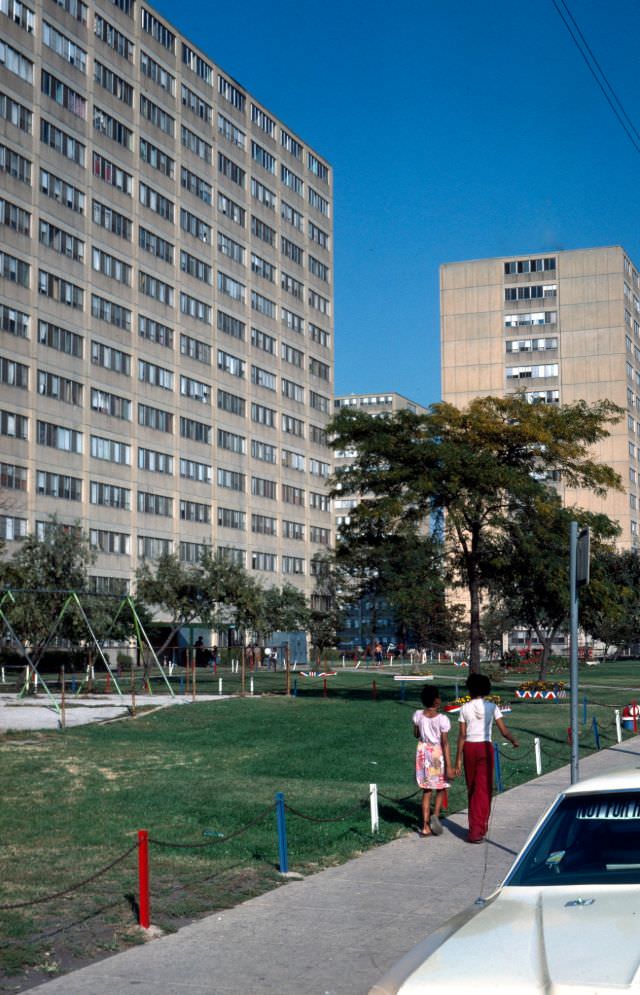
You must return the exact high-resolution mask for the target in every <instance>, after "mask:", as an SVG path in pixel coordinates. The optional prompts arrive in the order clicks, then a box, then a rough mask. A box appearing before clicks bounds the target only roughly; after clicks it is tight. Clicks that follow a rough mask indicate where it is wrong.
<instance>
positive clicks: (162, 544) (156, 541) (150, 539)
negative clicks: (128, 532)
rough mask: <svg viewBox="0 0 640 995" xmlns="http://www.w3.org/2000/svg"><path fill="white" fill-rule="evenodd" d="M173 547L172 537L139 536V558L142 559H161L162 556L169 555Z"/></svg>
mask: <svg viewBox="0 0 640 995" xmlns="http://www.w3.org/2000/svg"><path fill="white" fill-rule="evenodd" d="M172 548H173V543H172V541H171V539H161V538H159V537H156V536H138V558H139V559H141V560H159V559H160V557H161V556H168V555H169V553H171V551H172Z"/></svg>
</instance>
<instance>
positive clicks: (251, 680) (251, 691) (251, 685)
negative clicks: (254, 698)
mask: <svg viewBox="0 0 640 995" xmlns="http://www.w3.org/2000/svg"><path fill="white" fill-rule="evenodd" d="M249 694H253V677H250V678H249Z"/></svg>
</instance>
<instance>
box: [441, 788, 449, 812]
mask: <svg viewBox="0 0 640 995" xmlns="http://www.w3.org/2000/svg"><path fill="white" fill-rule="evenodd" d="M442 808H443V810H444V811H445V812H448V811H449V792H448V791H447V789H446V788H443V789H442Z"/></svg>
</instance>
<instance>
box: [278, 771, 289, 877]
mask: <svg viewBox="0 0 640 995" xmlns="http://www.w3.org/2000/svg"><path fill="white" fill-rule="evenodd" d="M276 824H277V827H278V855H279V858H280V873H281V874H287V873H288V871H289V857H288V855H287V823H286V821H285V816H284V794H283V793H282V791H276Z"/></svg>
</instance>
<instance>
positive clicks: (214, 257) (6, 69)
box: [0, 0, 333, 591]
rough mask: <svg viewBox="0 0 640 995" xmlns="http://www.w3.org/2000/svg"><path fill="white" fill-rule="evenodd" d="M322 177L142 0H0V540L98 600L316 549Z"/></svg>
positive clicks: (290, 575)
mask: <svg viewBox="0 0 640 995" xmlns="http://www.w3.org/2000/svg"><path fill="white" fill-rule="evenodd" d="M331 215H332V175H331V170H330V168H329V166H328V165H327V163H326V161H325V160H324V159H323V158H322V157H321V156H319V155H317V154H316V153H315V152H314V151H313V150H312V149H311V148H310V147H309V146H308V145H307V144H306V143H305V142H304V141H302V140H301V139H300V138H299V137H298V136H297V135H294V134H293V133H292V132H291V131H290V130H289V129H288V128H287V127H286V125H284V124H283V123H281V122H280V121H278V120H277V119H276V118H275V117H274V116H273V115H272V113H271V112H270V111H269V110H267V109H266V108H265V107H263V106H262V105H261V104H260V103H259V102H258V101H256V100H254V99H253V98H252V97H251V95H250V94H248V93H247V92H246V91H245V90H244V89H243V87H242V86H240V85H239V84H238V83H237V82H236V81H235V80H233V79H232V78H231V77H229V75H228V74H226V73H225V72H224V71H223V70H221V69H220V68H219V67H218V66H216V65H214V63H213V62H212V61H211V59H209V57H208V56H207V55H205V53H203V52H202V51H201V50H199V49H197V48H196V47H195V46H194V45H193V44H192V43H191V42H189V41H188V40H187V39H186V38H183V37H181V35H180V34H179V32H178V31H177V30H176V29H175V27H174V26H172V25H171V24H169V23H168V22H167V21H166V20H165V19H163V18H162V17H160V16H159V15H158V14H157V13H156V12H155V11H154V10H153V9H152V8H151V7H149V6H148V5H146V4H142V3H139V2H137V0H103V2H101V3H99V4H95V3H92V4H89V5H88V4H86V3H84V2H83V0H37V2H30V3H24V2H22V0H0V453H1V455H0V460H1V463H2V465H1V468H0V483H1V485H2V489H1V490H0V499H1V501H2V507H1V508H0V532H1V536H2V538H5V539H7V540H9V541H12V540H17V539H18V538H19V537H20V536H22V535H24V534H26V532H27V531H32V530H39V531H41V530H44V529H45V528H46V522H47V520H48V515H49V514H53V513H55V514H57V516H58V517H59V518H60V519H61V520H63V521H65V522H73V521H75V520H79V521H80V522H81V523H82V525H83V527H84V528H85V529H87V531H88V532H89V535H90V538H91V543H92V545H93V546H94V547H95V549H96V551H97V553H98V560H97V563H96V564H95V565H94V567H93V568H92V574H93V577H92V583H93V585H94V587H95V588H96V589H97V590H104V591H116V590H121V589H123V588H124V587H126V585H127V584H128V583H129V581H130V579H131V577H132V575H133V572H134V570H135V568H136V566H137V565H138V564H139V563H140V562H141V561H142V560H143V559H146V558H154V557H157V556H158V555H159V554H160V553H162V552H163V551H168V550H172V551H175V552H176V553H179V555H180V557H181V559H182V560H183V561H185V562H195V561H196V560H197V558H198V556H199V554H200V551H201V550H202V549H203V547H204V546H211V547H213V548H214V549H215V550H217V551H218V552H219V554H220V555H222V556H227V557H230V558H232V559H234V560H236V561H238V562H241V563H243V564H245V565H246V567H247V568H248V569H251V570H255V571H256V572H257V575H259V576H260V577H261V578H262V579H263V580H265V581H266V582H267V583H269V582H274V583H282V582H284V581H291V582H293V583H295V584H298V585H299V586H301V587H303V588H304V589H306V590H307V591H309V590H310V589H311V586H312V579H311V577H310V572H311V570H310V568H311V558H312V556H313V553H314V552H315V551H316V550H322V549H323V548H325V547H326V546H327V545H329V543H330V541H331V536H332V523H331V515H330V511H329V501H328V498H327V495H326V486H325V485H326V478H327V476H328V474H329V470H330V458H331V457H330V450H329V449H328V447H327V439H326V433H325V425H326V422H327V420H328V418H329V416H330V409H331V400H330V399H331V398H332V393H333V391H332V381H333V334H332V300H333V289H332V288H333V270H332V227H331V226H332V220H331Z"/></svg>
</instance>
